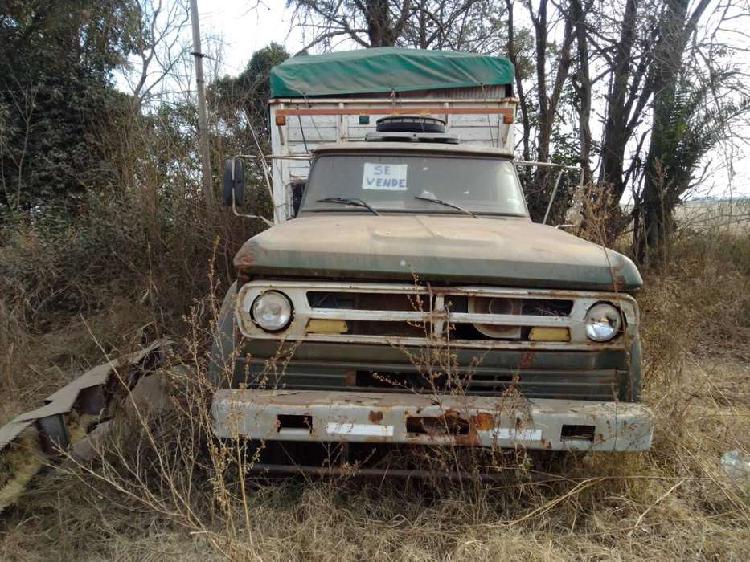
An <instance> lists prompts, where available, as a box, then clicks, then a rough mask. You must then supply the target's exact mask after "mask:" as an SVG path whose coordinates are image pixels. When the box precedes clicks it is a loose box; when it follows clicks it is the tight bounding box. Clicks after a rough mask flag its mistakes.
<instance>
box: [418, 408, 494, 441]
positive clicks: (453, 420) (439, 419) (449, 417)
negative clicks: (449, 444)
mask: <svg viewBox="0 0 750 562" xmlns="http://www.w3.org/2000/svg"><path fill="white" fill-rule="evenodd" d="M488 417H489V420H490V422H489V423H490V426H491V423H492V415H491V414H486V413H480V414H478V415H476V416H473V417H472V418H471V419H470V420H467V419H466V418H464V417H463V416H461V414H459V413H458V412H457V411H456V410H450V409H449V410H446V411H445V413H443V414H442V415H440V416H421V417H418V416H407V418H406V430H407V432H408V433H409V434H411V435H410V437H412V438H419V437H422V436H424V437H427V438H429V439H440V438H445V437H450V438H451V439H452V440H453V443H454V444H455V445H465V446H472V447H473V446H478V445H480V443H481V441H480V439H479V434H478V433H477V426H478V424H477V420H479V421H480V423H482V424H487V423H488V421H487V420H488Z"/></svg>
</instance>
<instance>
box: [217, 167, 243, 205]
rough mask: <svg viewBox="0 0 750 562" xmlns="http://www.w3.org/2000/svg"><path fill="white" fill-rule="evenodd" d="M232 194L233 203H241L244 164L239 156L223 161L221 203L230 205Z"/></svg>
mask: <svg viewBox="0 0 750 562" xmlns="http://www.w3.org/2000/svg"><path fill="white" fill-rule="evenodd" d="M233 194H234V204H235V205H242V203H243V202H244V201H245V166H244V165H243V164H242V160H240V159H239V158H231V159H229V160H225V161H224V190H223V192H222V203H223V204H224V206H225V207H231V206H232V195H233Z"/></svg>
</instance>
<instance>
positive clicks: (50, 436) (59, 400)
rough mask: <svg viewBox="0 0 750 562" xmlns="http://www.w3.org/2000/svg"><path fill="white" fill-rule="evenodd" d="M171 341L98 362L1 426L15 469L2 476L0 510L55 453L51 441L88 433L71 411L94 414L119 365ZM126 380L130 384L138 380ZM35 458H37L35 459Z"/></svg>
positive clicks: (3, 448)
mask: <svg viewBox="0 0 750 562" xmlns="http://www.w3.org/2000/svg"><path fill="white" fill-rule="evenodd" d="M169 345H171V341H170V340H167V339H162V340H158V341H155V342H154V343H152V344H151V345H149V346H147V347H145V348H143V349H141V350H138V351H136V352H133V353H130V354H127V355H123V356H121V357H118V358H116V359H113V360H111V361H109V362H107V363H104V364H102V365H97V366H96V367H94V368H93V369H90V370H88V371H86V372H85V373H83V374H82V375H80V376H79V377H77V378H76V379H75V380H73V381H72V382H70V383H69V384H67V385H66V386H64V387H63V388H61V389H60V390H58V391H56V392H54V393H53V394H51V395H50V396H48V397H47V398H46V399H45V400H44V402H45V404H44V405H43V406H41V407H39V408H36V409H34V410H32V411H29V412H25V413H23V414H20V415H18V416H16V417H15V418H14V419H13V420H11V421H10V422H8V423H7V424H6V425H4V426H3V427H0V461H3V464H7V465H8V467H7V469H6V470H7V472H11V474H8V473H6V474H3V475H2V476H3V478H0V512H2V510H3V509H4V508H5V507H7V505H9V504H11V503H13V502H15V501H16V499H17V498H18V496H19V495H20V494H21V493H22V492H23V490H24V488H25V486H26V485H27V484H28V482H29V481H30V480H31V478H32V477H33V475H34V474H36V472H37V471H38V470H39V469H40V468H41V467H42V466H43V465H44V463H45V462H46V461H44V460H43V459H45V458H47V457H46V454H47V453H48V452H49V453H53V454H54V452H55V451H54V450H52V451H48V449H49V445H50V444H51V445H52V448H53V449H54V447H55V446H58V447H63V446H67V445H69V444H70V443H69V441H71V440H76V439H78V438H81V437H85V432H82V431H81V430H80V428H75V431H71V430H70V428H69V427H68V424H67V420H66V418H67V414H70V413H71V412H73V411H74V410H76V409H77V408H79V409H80V410H81V411H80V412H79V413H81V414H85V415H90V414H91V412H90V410H92V406H94V407H95V408H98V407H99V406H100V405H101V406H103V405H104V395H103V392H97V389H99V390H100V389H102V387H104V386H105V385H106V384H107V383H108V382H109V381H110V380H111V377H112V376H113V375H114V373H115V372H116V371H117V369H120V368H126V367H132V366H135V365H138V364H139V363H141V362H143V361H145V360H147V359H148V358H149V356H152V355H153V354H155V353H161V352H163V351H164V350H165V349H166V348H167V347H168V346H169ZM128 375H129V373H128ZM125 382H126V383H127V384H129V383H133V382H135V381H134V380H127V381H125ZM79 398H84V399H85V400H84V401H90V402H91V404H80V405H76V401H77V400H79ZM97 413H98V412H97ZM32 433H33V436H32ZM81 433H82V435H79V434H81ZM32 459H33V461H34V462H31V460H32ZM14 469H17V470H19V474H17V475H16V474H12V471H13V470H14Z"/></svg>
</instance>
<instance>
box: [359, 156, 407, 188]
mask: <svg viewBox="0 0 750 562" xmlns="http://www.w3.org/2000/svg"><path fill="white" fill-rule="evenodd" d="M408 168H409V165H408V164H373V163H371V162H365V167H364V171H363V172H362V189H377V190H380V191H406V190H407V184H406V174H407V172H408Z"/></svg>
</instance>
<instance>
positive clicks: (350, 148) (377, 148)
mask: <svg viewBox="0 0 750 562" xmlns="http://www.w3.org/2000/svg"><path fill="white" fill-rule="evenodd" d="M310 152H312V153H313V154H314V155H318V154H321V153H329V152H429V153H433V154H450V155H455V156H457V155H461V154H465V155H467V156H484V157H494V158H502V159H505V160H512V159H513V153H512V152H509V151H507V150H502V149H500V148H495V147H491V146H480V145H471V144H444V143H431V142H388V141H386V142H373V141H369V142H359V141H353V142H339V143H329V144H321V145H320V146H317V147H315V148H313V149H311V150H310Z"/></svg>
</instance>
